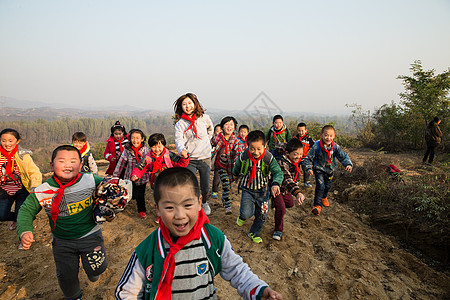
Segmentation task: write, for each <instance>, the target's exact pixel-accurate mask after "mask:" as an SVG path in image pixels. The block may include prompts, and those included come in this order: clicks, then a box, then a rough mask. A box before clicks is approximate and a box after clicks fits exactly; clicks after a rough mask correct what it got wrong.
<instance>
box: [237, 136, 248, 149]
mask: <svg viewBox="0 0 450 300" xmlns="http://www.w3.org/2000/svg"><path fill="white" fill-rule="evenodd" d="M237 138H238V139H239V140H240V141H241V142H243V143H244V144H245V148H247V139H245V140H244V139H242V138H241V136H240V135H238V137H237Z"/></svg>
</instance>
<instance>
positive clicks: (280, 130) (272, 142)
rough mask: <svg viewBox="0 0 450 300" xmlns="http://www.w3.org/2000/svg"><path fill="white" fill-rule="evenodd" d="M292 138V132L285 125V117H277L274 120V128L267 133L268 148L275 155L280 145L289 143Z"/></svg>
mask: <svg viewBox="0 0 450 300" xmlns="http://www.w3.org/2000/svg"><path fill="white" fill-rule="evenodd" d="M291 138H292V135H291V132H290V131H289V129H288V128H287V127H286V125H285V124H284V120H283V117H282V116H281V115H275V116H274V117H273V119H272V126H271V127H270V128H269V130H267V132H266V139H267V146H268V147H269V150H270V152H272V153H274V151H275V146H276V145H277V144H278V143H287V141H289V140H290V139H291Z"/></svg>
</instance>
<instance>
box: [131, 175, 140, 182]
mask: <svg viewBox="0 0 450 300" xmlns="http://www.w3.org/2000/svg"><path fill="white" fill-rule="evenodd" d="M138 179H139V177H137V176H136V175H133V176H131V181H138Z"/></svg>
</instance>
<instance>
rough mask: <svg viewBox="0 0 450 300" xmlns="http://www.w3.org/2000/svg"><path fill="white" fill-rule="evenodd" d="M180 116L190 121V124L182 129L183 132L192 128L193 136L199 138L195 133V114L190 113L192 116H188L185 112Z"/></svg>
mask: <svg viewBox="0 0 450 300" xmlns="http://www.w3.org/2000/svg"><path fill="white" fill-rule="evenodd" d="M181 118H182V119H184V120H186V121H189V122H191V124H190V125H189V127H188V128H187V129H186V130H185V131H184V133H186V131H188V130H189V129H191V128H192V131H193V132H194V134H195V136H196V137H197V138H198V139H200V138H199V137H198V135H197V127H195V114H193V115H192V117H189V116H188V115H187V114H185V113H183V114H182V115H181Z"/></svg>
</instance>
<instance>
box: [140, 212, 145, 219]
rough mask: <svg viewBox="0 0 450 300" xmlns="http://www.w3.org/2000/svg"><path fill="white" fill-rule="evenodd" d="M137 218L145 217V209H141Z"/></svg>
mask: <svg viewBox="0 0 450 300" xmlns="http://www.w3.org/2000/svg"><path fill="white" fill-rule="evenodd" d="M139 218H141V219H145V218H147V214H146V213H145V211H141V212H140V213H139Z"/></svg>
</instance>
